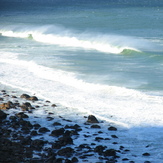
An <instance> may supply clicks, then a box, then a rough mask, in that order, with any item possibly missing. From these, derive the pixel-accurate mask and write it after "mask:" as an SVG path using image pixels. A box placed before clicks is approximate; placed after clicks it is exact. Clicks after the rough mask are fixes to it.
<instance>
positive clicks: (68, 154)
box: [58, 147, 74, 157]
mask: <svg viewBox="0 0 163 163" xmlns="http://www.w3.org/2000/svg"><path fill="white" fill-rule="evenodd" d="M73 152H74V150H73V149H72V148H71V147H66V148H62V149H61V150H59V151H58V155H59V156H65V157H71V156H72V154H73Z"/></svg>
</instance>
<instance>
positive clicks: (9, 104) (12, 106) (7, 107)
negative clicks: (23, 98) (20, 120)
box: [0, 101, 15, 110]
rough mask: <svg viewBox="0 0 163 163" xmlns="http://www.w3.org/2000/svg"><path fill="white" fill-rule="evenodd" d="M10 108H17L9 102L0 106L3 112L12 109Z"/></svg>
mask: <svg viewBox="0 0 163 163" xmlns="http://www.w3.org/2000/svg"><path fill="white" fill-rule="evenodd" d="M10 108H15V105H14V104H13V103H12V102H11V101H8V102H7V103H2V104H0V109H1V110H7V109H10Z"/></svg>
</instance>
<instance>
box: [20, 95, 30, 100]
mask: <svg viewBox="0 0 163 163" xmlns="http://www.w3.org/2000/svg"><path fill="white" fill-rule="evenodd" d="M20 98H24V99H26V100H28V99H29V98H30V96H29V95H27V94H22V95H21V96H20Z"/></svg>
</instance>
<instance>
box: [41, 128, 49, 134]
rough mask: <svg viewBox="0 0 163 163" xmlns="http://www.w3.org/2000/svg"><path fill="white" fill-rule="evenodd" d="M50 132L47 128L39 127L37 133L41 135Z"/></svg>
mask: <svg viewBox="0 0 163 163" xmlns="http://www.w3.org/2000/svg"><path fill="white" fill-rule="evenodd" d="M49 131H50V130H49V129H48V128H46V127H41V128H40V129H39V132H41V133H46V132H49Z"/></svg>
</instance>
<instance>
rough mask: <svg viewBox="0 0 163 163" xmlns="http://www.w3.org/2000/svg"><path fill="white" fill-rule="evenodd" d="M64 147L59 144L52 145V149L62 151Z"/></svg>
mask: <svg viewBox="0 0 163 163" xmlns="http://www.w3.org/2000/svg"><path fill="white" fill-rule="evenodd" d="M61 147H62V146H61V144H59V143H58V142H55V143H52V149H60V148H61Z"/></svg>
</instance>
